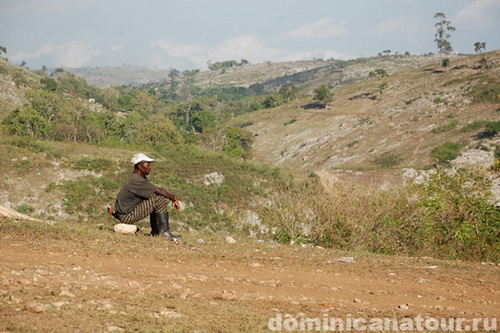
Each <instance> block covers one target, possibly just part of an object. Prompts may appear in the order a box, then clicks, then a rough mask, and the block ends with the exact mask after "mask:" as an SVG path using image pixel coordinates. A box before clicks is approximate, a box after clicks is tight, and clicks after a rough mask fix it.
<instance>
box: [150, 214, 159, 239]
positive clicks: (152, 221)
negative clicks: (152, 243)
mask: <svg viewBox="0 0 500 333" xmlns="http://www.w3.org/2000/svg"><path fill="white" fill-rule="evenodd" d="M149 224H150V225H151V236H158V235H159V234H160V232H159V231H158V225H157V224H156V214H155V213H151V214H150V215H149Z"/></svg>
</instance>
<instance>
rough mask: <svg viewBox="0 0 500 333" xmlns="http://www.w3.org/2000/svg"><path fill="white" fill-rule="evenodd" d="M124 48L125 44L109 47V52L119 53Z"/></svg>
mask: <svg viewBox="0 0 500 333" xmlns="http://www.w3.org/2000/svg"><path fill="white" fill-rule="evenodd" d="M124 47H125V44H118V45H113V46H112V47H111V52H114V53H117V52H121V51H122V50H123V48H124Z"/></svg>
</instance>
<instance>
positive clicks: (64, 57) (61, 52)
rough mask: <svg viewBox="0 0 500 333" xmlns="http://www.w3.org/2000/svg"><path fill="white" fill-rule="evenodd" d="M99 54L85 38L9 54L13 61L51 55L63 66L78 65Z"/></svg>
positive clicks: (55, 61)
mask: <svg viewBox="0 0 500 333" xmlns="http://www.w3.org/2000/svg"><path fill="white" fill-rule="evenodd" d="M99 54H101V51H100V50H94V49H92V47H91V45H90V42H89V41H87V40H75V41H71V42H68V43H65V44H45V45H43V46H42V47H40V48H39V49H38V50H36V51H35V52H32V53H30V52H25V51H20V52H17V53H15V54H14V55H12V56H11V59H12V60H13V61H15V62H16V61H17V62H18V61H23V60H32V59H38V58H40V57H42V56H44V55H52V58H53V59H54V61H53V63H55V64H57V66H63V67H80V66H83V65H85V64H87V63H89V62H90V60H91V59H92V57H94V56H97V55H99Z"/></svg>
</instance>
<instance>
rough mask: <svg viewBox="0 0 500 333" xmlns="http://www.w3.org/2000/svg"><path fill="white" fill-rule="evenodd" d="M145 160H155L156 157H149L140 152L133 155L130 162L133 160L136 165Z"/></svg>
mask: <svg viewBox="0 0 500 333" xmlns="http://www.w3.org/2000/svg"><path fill="white" fill-rule="evenodd" d="M143 161H144V162H153V161H154V159H152V158H150V157H147V156H146V155H145V154H143V153H139V154H135V155H134V157H132V159H131V160H130V162H132V164H133V165H136V164H137V163H139V162H143Z"/></svg>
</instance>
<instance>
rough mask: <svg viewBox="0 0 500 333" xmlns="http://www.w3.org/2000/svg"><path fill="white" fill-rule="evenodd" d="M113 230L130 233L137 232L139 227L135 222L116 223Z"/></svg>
mask: <svg viewBox="0 0 500 333" xmlns="http://www.w3.org/2000/svg"><path fill="white" fill-rule="evenodd" d="M113 230H114V231H115V232H117V233H120V234H126V235H130V234H135V233H136V232H137V230H138V229H137V226H135V225H133V224H125V223H118V224H116V225H115V227H114V228H113Z"/></svg>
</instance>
